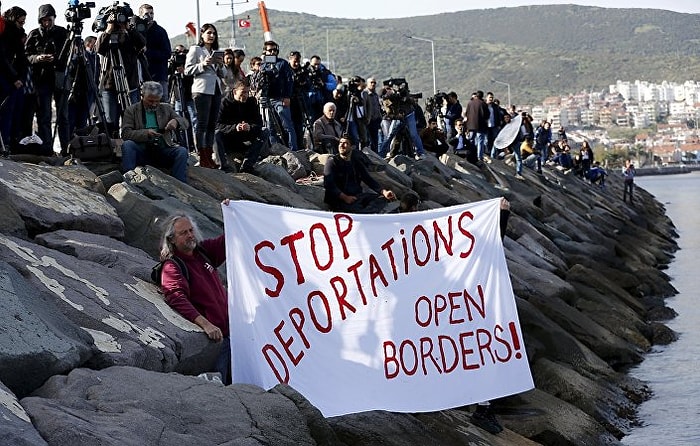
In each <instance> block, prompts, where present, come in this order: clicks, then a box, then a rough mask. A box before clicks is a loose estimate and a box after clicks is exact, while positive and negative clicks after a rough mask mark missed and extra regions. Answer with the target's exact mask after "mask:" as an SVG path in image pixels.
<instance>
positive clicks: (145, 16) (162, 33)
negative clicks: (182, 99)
mask: <svg viewBox="0 0 700 446" xmlns="http://www.w3.org/2000/svg"><path fill="white" fill-rule="evenodd" d="M139 17H140V18H141V20H142V21H143V25H142V26H145V27H146V29H145V30H144V32H143V35H144V37H145V38H146V58H147V59H148V72H149V74H150V77H151V80H152V81H156V82H159V83H160V85H161V86H163V97H164V98H167V97H169V95H168V59H169V58H170V53H171V52H172V49H171V47H170V38H169V37H168V32H167V31H166V30H165V29H164V28H163V27H162V26H160V25H159V24H158V23H156V22H155V20H153V17H154V14H153V6H151V5H149V4H147V3H144V4H143V5H141V6H140V7H139ZM137 30H139V28H138V27H137Z"/></svg>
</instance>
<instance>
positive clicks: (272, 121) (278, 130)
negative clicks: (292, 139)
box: [260, 96, 287, 145]
mask: <svg viewBox="0 0 700 446" xmlns="http://www.w3.org/2000/svg"><path fill="white" fill-rule="evenodd" d="M260 115H261V116H262V120H263V128H266V129H268V130H269V133H270V144H274V143H275V139H274V138H275V137H276V138H277V141H280V142H282V144H285V141H287V133H286V132H285V131H284V127H282V118H280V116H279V115H278V114H277V111H276V110H274V109H273V108H272V107H271V106H270V98H268V97H267V96H261V97H260ZM285 145H286V144H285Z"/></svg>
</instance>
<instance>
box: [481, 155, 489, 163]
mask: <svg viewBox="0 0 700 446" xmlns="http://www.w3.org/2000/svg"><path fill="white" fill-rule="evenodd" d="M482 161H484V162H485V163H486V164H491V158H489V157H488V156H484V159H483V160H482Z"/></svg>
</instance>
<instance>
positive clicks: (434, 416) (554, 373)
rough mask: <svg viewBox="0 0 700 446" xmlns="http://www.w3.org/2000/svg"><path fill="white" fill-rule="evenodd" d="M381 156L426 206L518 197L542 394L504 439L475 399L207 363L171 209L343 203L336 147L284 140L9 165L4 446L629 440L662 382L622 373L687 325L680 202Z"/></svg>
mask: <svg viewBox="0 0 700 446" xmlns="http://www.w3.org/2000/svg"><path fill="white" fill-rule="evenodd" d="M368 156H369V158H370V159H371V161H372V162H373V163H374V164H375V165H377V166H379V167H378V168H377V169H372V171H373V172H372V175H373V176H374V177H375V178H376V179H377V180H378V181H379V183H380V184H381V185H382V187H385V188H389V189H392V190H394V191H395V192H396V193H397V195H399V196H400V195H402V194H403V193H405V192H407V191H409V190H413V191H415V192H417V193H418V194H419V196H420V197H421V207H422V208H423V209H431V208H438V207H443V206H451V205H455V204H460V203H467V202H472V201H476V200H483V199H490V198H494V197H499V196H504V197H506V198H507V199H508V200H509V201H510V203H511V211H512V213H511V218H510V221H509V225H508V230H507V236H506V239H505V242H504V245H505V249H506V258H507V261H508V267H509V271H510V276H511V281H512V284H513V290H514V293H515V296H516V301H517V305H518V311H519V316H520V321H521V325H522V329H523V335H524V343H525V346H526V349H527V354H528V359H529V362H530V366H531V369H532V372H533V377H534V380H535V384H536V389H534V390H532V391H530V392H526V393H523V394H520V395H514V396H511V397H508V398H503V399H501V400H498V401H492V408H493V410H494V412H495V413H496V416H497V417H498V419H499V420H500V422H501V424H502V425H503V426H504V427H505V430H504V431H503V432H501V433H499V434H497V435H492V434H489V433H487V432H486V431H484V430H482V429H480V428H478V427H476V426H475V425H472V424H471V423H470V415H471V413H472V411H473V410H474V407H459V408H454V409H451V410H444V411H440V412H435V413H419V414H401V413H391V412H381V411H375V412H365V413H359V414H353V415H346V416H341V417H334V418H324V417H323V416H322V415H321V413H320V412H319V411H318V410H317V409H316V408H314V407H313V406H312V405H310V403H309V402H308V401H307V400H305V399H304V397H303V396H302V395H300V394H299V393H297V392H296V391H295V390H294V389H292V388H290V387H287V386H282V385H280V386H277V387H275V388H274V389H272V390H270V391H264V390H262V389H260V388H257V387H254V386H248V385H233V386H228V387H224V386H222V385H221V384H220V383H218V382H216V381H210V380H207V379H203V378H202V377H198V376H197V375H200V374H202V373H204V372H208V371H211V370H212V368H213V367H212V366H213V361H214V359H215V357H216V354H217V346H216V345H215V344H212V343H211V342H210V341H209V340H208V339H207V337H206V335H205V334H204V333H203V332H202V331H201V330H200V329H199V327H197V326H196V325H194V324H192V323H190V322H188V321H186V320H184V319H183V318H182V317H180V316H179V315H178V314H176V313H175V312H174V311H173V310H171V309H170V308H169V307H168V306H167V305H166V304H165V303H164V301H163V299H162V296H161V295H160V294H159V293H158V289H157V288H156V286H155V285H154V284H152V283H151V282H150V270H151V267H152V266H153V265H154V264H155V260H154V259H155V258H157V256H158V245H159V241H160V235H161V226H160V225H161V222H162V221H163V219H164V218H166V217H167V216H169V215H171V214H173V213H187V214H189V215H191V216H192V217H193V218H194V220H196V222H197V223H198V224H199V227H200V229H201V230H202V232H203V234H204V236H205V237H211V236H214V235H218V234H220V233H221V231H222V229H223V224H222V216H221V210H220V204H219V203H220V202H221V200H223V199H225V198H230V199H244V200H253V201H259V202H264V203H271V204H278V205H284V206H291V207H296V208H305V209H327V208H326V206H325V204H324V203H323V188H322V186H319V182H318V181H316V180H315V178H314V176H315V175H318V174H322V172H323V162H324V161H325V159H326V156H324V155H318V154H315V153H314V152H311V151H301V152H295V153H293V154H289V153H285V152H284V151H283V150H281V149H280V148H279V147H277V148H273V149H272V150H271V153H270V154H269V156H267V157H266V158H265V160H264V161H262V162H260V163H258V166H257V167H258V169H257V172H258V176H253V175H249V174H229V173H224V172H222V171H217V170H211V169H202V168H199V167H190V169H189V184H183V183H181V182H179V181H176V180H174V179H173V178H172V177H170V176H168V175H167V174H166V173H165V172H162V171H160V170H157V169H155V168H152V167H144V168H137V169H136V170H135V171H131V172H127V173H126V174H124V175H122V174H121V173H119V172H118V169H117V166H116V165H110V164H99V165H98V164H95V165H80V164H79V165H73V166H60V167H57V166H50V165H48V164H47V163H45V162H40V161H41V160H36V161H37V162H35V163H28V162H16V161H13V160H10V159H2V160H0V201H1V202H2V209H3V212H2V216H0V221H2V223H3V224H2V225H1V226H0V333H2V335H1V336H0V417H2V423H0V439H1V440H0V443H2V444H12V445H46V444H49V445H61V446H63V445H69V444H70V445H74V446H80V445H85V446H93V445H126V444H129V445H162V446H165V445H181V446H185V445H218V444H226V445H241V446H244V445H251V446H252V445H260V444H268V445H275V446H278V445H290V446H292V445H295V446H296V445H309V446H311V445H339V446H354V445H358V446H359V445H389V446H402V445H417V444H420V445H533V444H544V445H558V446H559V445H572V446H573V445H582V444H588V445H600V444H605V445H614V444H620V439H621V438H622V437H623V436H624V435H625V433H626V432H627V431H628V430H629V428H630V426H631V425H633V423H634V422H635V414H636V408H637V406H638V404H639V403H640V402H641V401H643V400H644V399H645V398H648V396H649V394H650V389H649V388H648V387H647V386H646V384H645V383H643V382H640V381H638V380H635V379H633V378H631V377H629V376H628V375H626V374H625V370H628V368H629V367H630V366H632V365H634V364H636V363H639V362H640V361H642V360H643V355H644V353H645V352H646V351H648V350H649V349H650V348H651V346H652V345H653V344H655V343H661V342H664V343H665V342H672V341H673V339H674V336H675V334H674V333H673V332H672V331H671V330H669V329H668V328H667V327H666V326H664V325H663V322H664V321H663V320H658V319H663V318H668V317H672V316H673V312H672V310H669V309H667V308H665V307H664V299H665V298H667V297H669V296H672V295H673V294H674V293H675V292H676V291H675V290H674V289H673V287H672V286H671V285H670V278H669V277H668V276H667V275H666V274H665V273H664V272H663V271H664V269H665V266H666V265H667V264H668V263H669V262H670V261H671V259H672V257H673V253H674V251H675V250H676V249H677V245H676V243H675V238H676V233H675V229H674V227H673V224H672V222H671V221H670V220H669V219H668V218H667V217H666V216H665V210H664V207H663V206H662V205H661V204H660V203H658V202H657V201H655V200H654V199H653V197H652V196H650V195H649V194H648V193H646V192H645V191H643V190H641V189H638V191H639V192H638V194H637V195H636V201H635V204H634V206H631V205H628V204H626V203H623V202H622V199H621V197H622V180H621V178H617V177H615V176H614V175H611V176H610V177H609V179H608V182H607V185H606V189H601V188H599V187H598V186H593V185H591V184H589V183H588V182H586V181H584V180H582V179H580V178H576V177H574V176H572V175H565V174H564V173H562V172H560V171H558V170H556V169H550V168H549V167H547V168H545V171H544V174H542V175H537V174H535V173H534V172H532V171H528V170H527V169H526V172H524V175H525V177H526V180H525V181H522V180H517V179H514V169H513V167H512V166H511V165H508V164H507V163H506V162H503V161H494V162H493V163H492V164H488V165H485V166H483V167H481V168H479V167H476V166H474V165H471V164H468V163H466V162H465V161H464V160H462V159H461V158H458V157H454V156H450V155H443V156H442V157H441V158H440V159H437V158H434V157H428V158H427V159H424V160H420V161H414V160H412V159H409V158H407V157H403V156H397V157H395V158H394V159H393V160H392V161H391V162H389V163H388V164H387V163H386V162H385V161H384V160H383V159H380V158H379V157H377V156H376V155H374V154H373V153H368ZM44 161H46V160H44ZM312 172H313V173H314V176H311V174H312ZM396 206H397V203H390V204H389V205H388V208H387V210H392V209H394V208H395V207H396ZM222 273H223V271H222Z"/></svg>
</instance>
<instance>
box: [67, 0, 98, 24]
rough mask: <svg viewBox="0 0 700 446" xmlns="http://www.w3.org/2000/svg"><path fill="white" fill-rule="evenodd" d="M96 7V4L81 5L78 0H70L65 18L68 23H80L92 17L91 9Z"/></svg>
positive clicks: (86, 3)
mask: <svg viewBox="0 0 700 446" xmlns="http://www.w3.org/2000/svg"><path fill="white" fill-rule="evenodd" d="M94 7H95V2H85V3H80V2H79V1H78V0H70V1H69V2H68V9H66V13H65V15H64V16H65V18H66V22H68V23H79V22H81V21H83V20H85V19H89V18H90V16H91V12H90V8H94Z"/></svg>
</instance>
